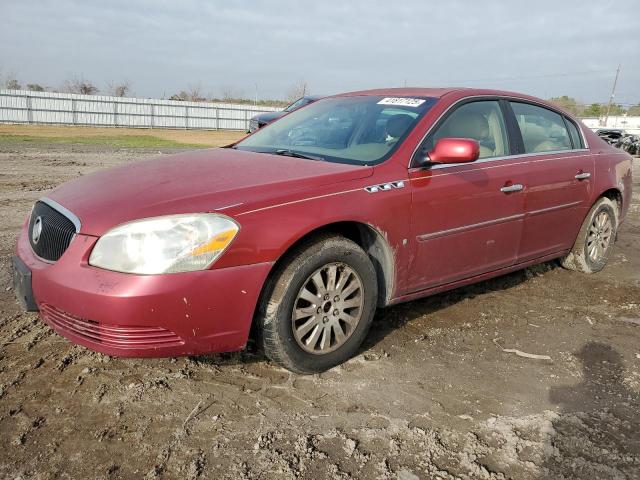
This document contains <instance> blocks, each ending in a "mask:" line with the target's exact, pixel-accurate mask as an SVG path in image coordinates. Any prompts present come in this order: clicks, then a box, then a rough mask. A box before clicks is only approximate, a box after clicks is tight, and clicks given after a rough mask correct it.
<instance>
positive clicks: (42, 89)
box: [27, 83, 44, 92]
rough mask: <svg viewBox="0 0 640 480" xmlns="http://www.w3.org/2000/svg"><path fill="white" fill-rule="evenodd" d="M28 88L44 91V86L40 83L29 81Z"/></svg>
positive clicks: (34, 90)
mask: <svg viewBox="0 0 640 480" xmlns="http://www.w3.org/2000/svg"><path fill="white" fill-rule="evenodd" d="M27 90H31V91H32V92H44V87H43V86H42V85H40V84H39V83H27Z"/></svg>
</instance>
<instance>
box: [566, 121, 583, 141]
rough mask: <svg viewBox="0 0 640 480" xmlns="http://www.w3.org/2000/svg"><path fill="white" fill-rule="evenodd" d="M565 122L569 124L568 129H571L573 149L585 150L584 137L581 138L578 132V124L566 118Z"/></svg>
mask: <svg viewBox="0 0 640 480" xmlns="http://www.w3.org/2000/svg"><path fill="white" fill-rule="evenodd" d="M564 120H565V123H566V124H567V128H568V129H569V136H570V137H571V142H572V143H573V148H584V145H583V144H582V137H581V136H580V132H579V131H578V127H576V124H575V123H573V122H572V121H571V120H569V119H568V118H565V119H564Z"/></svg>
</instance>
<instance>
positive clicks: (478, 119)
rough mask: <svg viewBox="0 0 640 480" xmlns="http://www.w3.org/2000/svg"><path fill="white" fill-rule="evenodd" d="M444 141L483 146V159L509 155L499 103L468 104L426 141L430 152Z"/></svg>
mask: <svg viewBox="0 0 640 480" xmlns="http://www.w3.org/2000/svg"><path fill="white" fill-rule="evenodd" d="M441 138H471V139H473V140H477V141H478V143H480V158H491V157H502V156H504V155H509V141H508V138H507V129H506V128H505V123H504V118H503V116H502V110H500V104H499V103H498V102H497V101H496V100H490V101H479V102H471V103H465V104H464V105H462V106H461V107H458V108H457V109H456V110H455V111H454V112H453V113H452V114H451V115H449V116H448V117H447V118H446V119H445V121H444V122H443V123H442V124H441V125H440V126H439V127H438V128H437V129H436V131H435V132H434V133H433V134H432V135H431V138H430V139H429V140H428V141H427V145H426V146H425V147H426V148H425V149H426V150H427V151H428V150H431V149H432V148H433V146H434V145H435V144H436V143H437V142H438V140H440V139H441Z"/></svg>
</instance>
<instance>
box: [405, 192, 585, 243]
mask: <svg viewBox="0 0 640 480" xmlns="http://www.w3.org/2000/svg"><path fill="white" fill-rule="evenodd" d="M581 203H582V202H581V201H578V202H571V203H564V204H562V205H554V206H553V207H548V208H541V209H539V210H533V211H531V212H526V213H519V214H517V215H511V216H509V217H501V218H496V219H494V220H487V221H486V222H480V223H473V224H471V225H464V226H462V227H456V228H450V229H449V230H440V231H438V232H433V233H425V234H423V235H418V236H417V237H416V239H417V240H418V241H419V242H424V241H426V240H431V239H433V238H439V237H444V236H447V235H452V234H456V233H462V232H466V231H468V230H473V229H476V228H483V227H490V226H492V225H499V224H501V223H505V222H511V221H513V220H523V219H526V218H529V217H533V216H535V215H541V214H543V213H549V212H553V211H556V210H562V209H565V208H571V207H576V206H578V205H580V204H581Z"/></svg>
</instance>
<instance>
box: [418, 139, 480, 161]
mask: <svg viewBox="0 0 640 480" xmlns="http://www.w3.org/2000/svg"><path fill="white" fill-rule="evenodd" d="M479 156H480V144H479V143H478V141H477V140H472V139H471V138H441V139H440V140H438V142H437V143H436V146H435V147H434V149H433V150H431V151H430V152H429V153H428V157H429V158H428V161H430V162H433V163H467V162H475V161H476V160H477V159H478V157H479Z"/></svg>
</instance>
